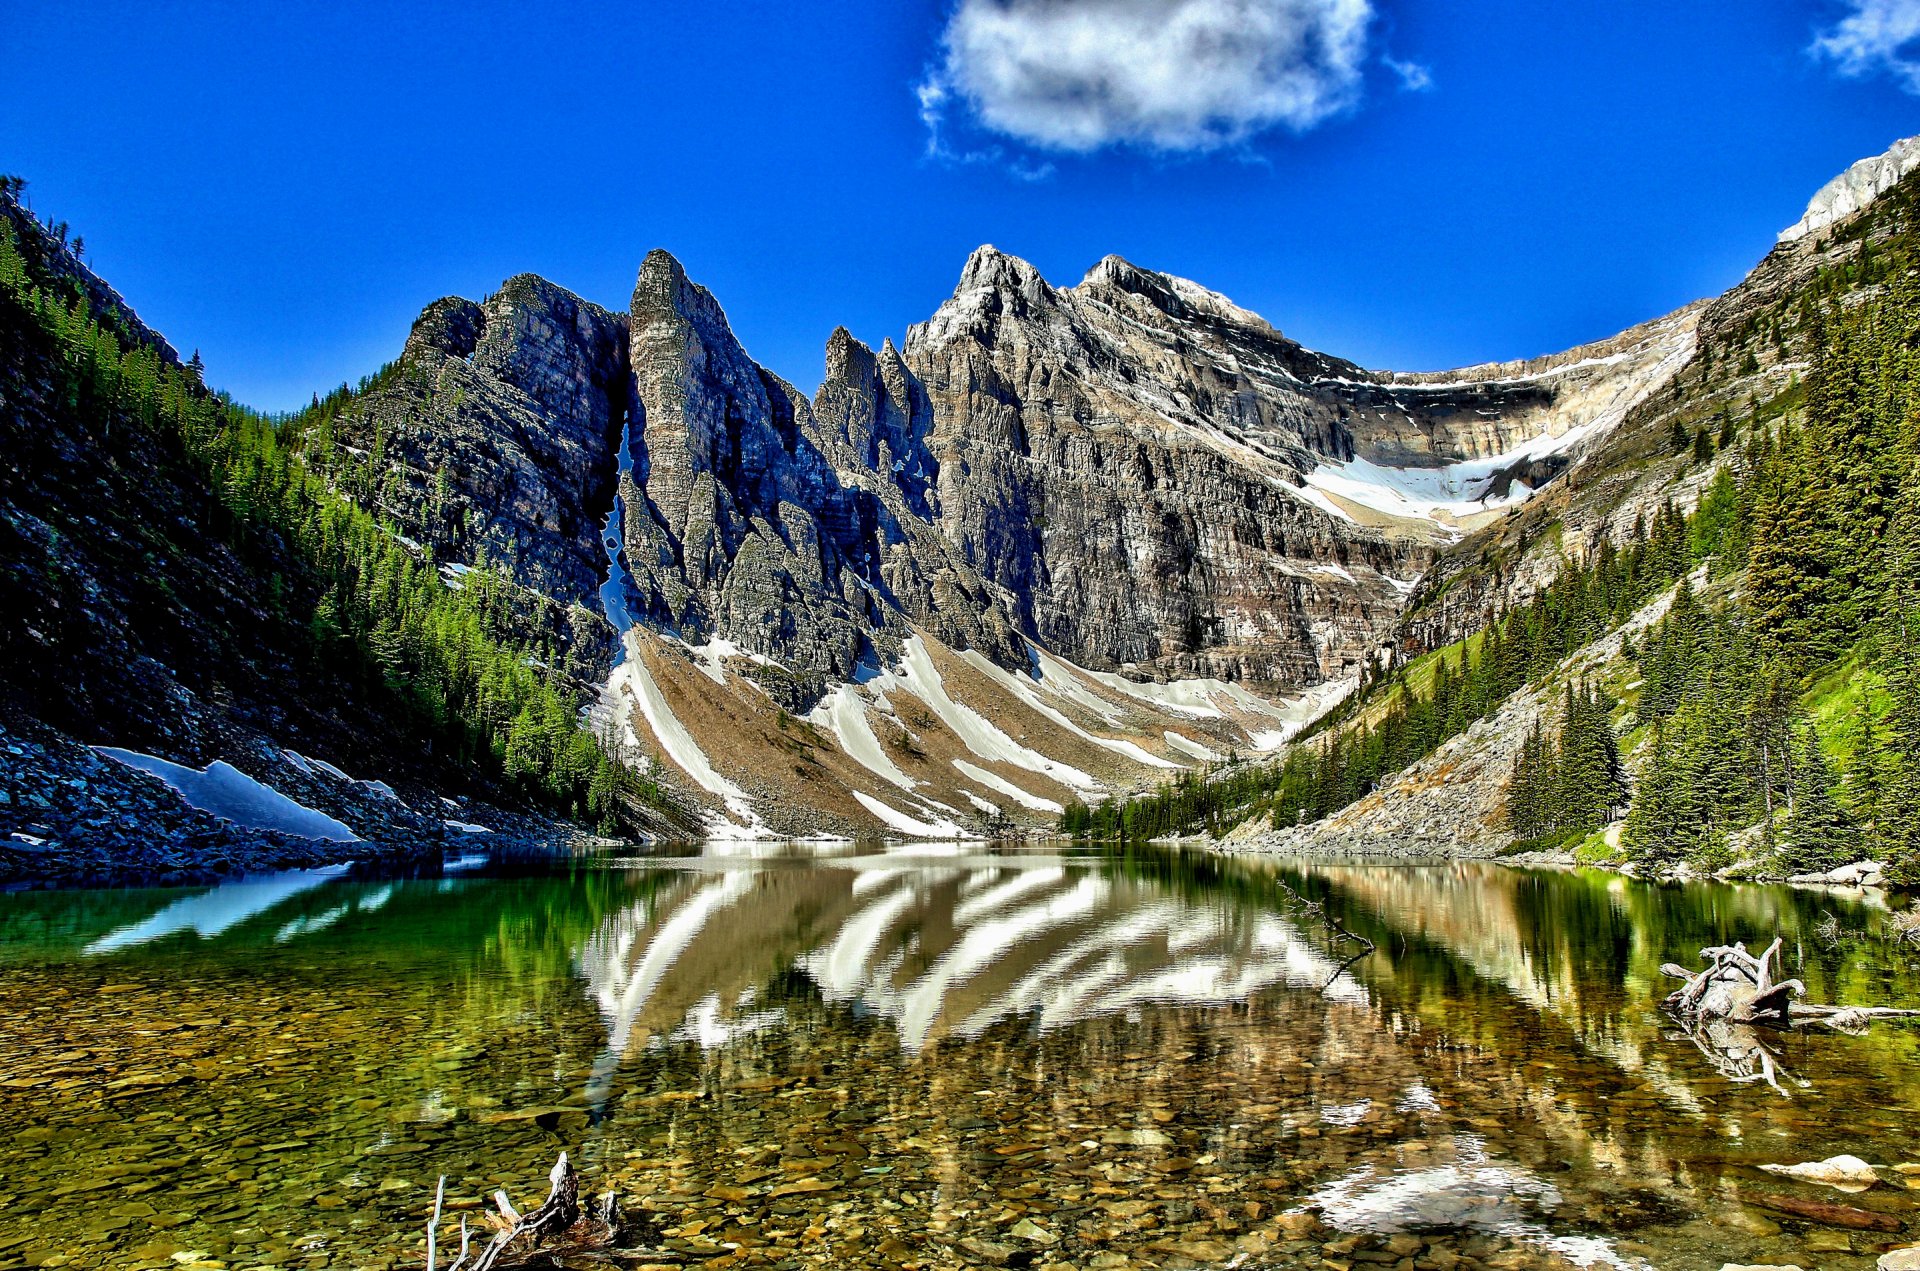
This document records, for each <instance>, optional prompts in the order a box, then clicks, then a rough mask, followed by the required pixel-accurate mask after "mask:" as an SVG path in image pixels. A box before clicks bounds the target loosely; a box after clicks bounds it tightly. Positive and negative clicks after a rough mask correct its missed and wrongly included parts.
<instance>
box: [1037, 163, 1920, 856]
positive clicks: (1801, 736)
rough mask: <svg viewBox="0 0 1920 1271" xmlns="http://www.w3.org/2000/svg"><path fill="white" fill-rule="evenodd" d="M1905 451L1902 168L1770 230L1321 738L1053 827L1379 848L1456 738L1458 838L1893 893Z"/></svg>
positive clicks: (1907, 354) (1910, 629) (1909, 446)
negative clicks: (1647, 376)
mask: <svg viewBox="0 0 1920 1271" xmlns="http://www.w3.org/2000/svg"><path fill="white" fill-rule="evenodd" d="M1917 463H1920V181H1916V180H1915V179H1914V178H1911V177H1910V178H1908V179H1907V180H1906V181H1904V182H1902V183H1901V184H1900V185H1898V186H1896V187H1895V188H1893V189H1892V190H1890V191H1888V192H1887V193H1886V194H1885V195H1883V196H1882V197H1881V198H1880V199H1879V200H1878V201H1877V202H1875V203H1874V204H1873V205H1871V206H1870V207H1869V208H1868V209H1867V210H1866V211H1864V212H1863V213H1861V214H1860V215H1857V216H1855V217H1853V218H1852V219H1850V220H1847V221H1844V222H1842V223H1840V224H1838V225H1835V226H1833V227H1831V228H1830V229H1829V231H1828V232H1827V233H1825V234H1824V235H1822V236H1819V237H1817V238H1814V237H1810V238H1807V239H1805V240H1804V241H1795V242H1790V243H1783V244H1782V245H1781V246H1780V247H1779V248H1777V249H1776V250H1775V252H1774V253H1773V254H1772V255H1770V256H1769V257H1768V260H1767V261H1766V262H1763V264H1762V266H1761V267H1760V268H1759V269H1757V270H1756V271H1755V274H1754V275H1753V276H1752V277H1751V278H1750V279H1749V280H1748V282H1747V283H1745V284H1743V286H1742V287H1741V288H1736V289H1735V291H1734V292H1730V293H1729V294H1728V296H1727V297H1723V298H1722V300H1721V301H1719V302H1716V304H1715V305H1714V306H1712V307H1711V308H1710V309H1709V310H1708V312H1707V314H1706V316H1705V317H1704V318H1703V320H1702V342H1701V345H1700V349H1699V353H1698V355H1697V357H1696V359H1695V362H1694V363H1693V364H1691V365H1689V367H1687V368H1686V369H1684V370H1683V371H1682V372H1681V373H1680V374H1679V375H1678V376H1676V377H1675V380H1674V382H1673V384H1672V385H1670V386H1669V387H1668V388H1667V389H1665V390H1663V391H1662V392H1661V393H1660V394H1658V395H1656V397H1655V398H1654V399H1652V400H1650V401H1649V402H1648V403H1646V405H1645V406H1643V407H1642V408H1641V410H1639V411H1638V412H1636V414H1635V415H1634V416H1633V417H1632V418H1631V419H1630V420H1629V422H1628V424H1627V425H1626V426H1625V427H1623V428H1622V429H1621V430H1620V432H1619V434H1618V435H1617V436H1616V437H1615V438H1613V439H1612V440H1610V442H1609V443H1608V445H1607V446H1605V447H1603V448H1602V449H1601V450H1599V451H1597V452H1596V453H1595V454H1594V455H1592V456H1590V457H1589V459H1588V460H1587V461H1586V462H1585V463H1584V464H1582V465H1579V466H1576V468H1575V469H1574V470H1573V472H1572V473H1571V474H1570V475H1569V478H1568V480H1567V481H1566V482H1565V483H1564V485H1563V486H1562V487H1561V488H1559V489H1557V490H1555V491H1554V492H1553V493H1552V495H1551V497H1548V498H1543V499H1542V500H1540V501H1538V502H1537V503H1535V504H1532V505H1529V506H1528V507H1527V508H1525V509H1524V510H1522V511H1520V512H1518V513H1516V514H1515V515H1514V516H1512V517H1510V518H1508V520H1507V521H1506V522H1504V523H1502V524H1501V525H1498V526H1495V527H1491V528H1489V529H1488V530H1485V531H1482V532H1481V533H1480V534H1478V535H1475V536H1472V537H1470V538H1468V539H1467V540H1465V541H1464V542H1463V543H1462V544H1460V545H1459V546H1458V547H1457V548H1456V549H1454V550H1453V551H1452V552H1451V553H1449V557H1448V559H1446V560H1444V561H1443V562H1442V563H1441V564H1440V565H1439V566H1437V567H1436V571H1435V574H1434V575H1432V576H1430V580H1429V582H1427V583H1426V584H1423V587H1422V590H1421V594H1420V595H1419V596H1418V597H1416V603H1415V607H1414V608H1413V609H1412V610H1411V611H1410V613H1409V615H1408V617H1407V620H1406V622H1405V624H1404V626H1403V630H1402V633H1401V640H1400V642H1399V644H1398V645H1397V646H1396V648H1395V649H1394V650H1393V651H1391V652H1390V653H1389V654H1388V655H1387V656H1388V659H1389V660H1390V661H1391V663H1392V664H1393V669H1392V670H1391V671H1390V672H1389V673H1387V674H1384V675H1380V674H1377V673H1376V674H1370V676H1369V682H1368V683H1367V684H1366V685H1365V686H1364V689H1363V692H1362V693H1361V694H1360V695H1359V696H1358V697H1357V698H1356V699H1354V700H1353V701H1351V702H1349V703H1348V704H1347V705H1346V706H1345V707H1344V708H1343V709H1342V710H1341V711H1340V712H1337V713H1336V715H1335V716H1333V717H1330V718H1329V719H1328V720H1327V721H1326V722H1325V724H1324V725H1323V727H1322V729H1321V731H1320V733H1319V735H1318V736H1316V737H1313V738H1311V739H1309V740H1307V741H1306V742H1305V743H1303V744H1301V745H1298V746H1296V747H1295V748H1294V750H1293V751H1292V752H1291V753H1290V754H1289V755H1288V756H1287V758H1286V759H1285V760H1284V761H1282V762H1280V763H1278V764H1275V765H1270V766H1267V767H1263V768H1257V769H1252V770H1249V771H1246V772H1235V773H1231V774H1227V775H1225V776H1222V777H1219V778H1216V779H1215V780H1213V781H1212V782H1210V783H1204V784H1203V783H1200V782H1193V781H1190V782H1187V783H1185V784H1184V785H1183V786H1182V787H1178V788H1175V789H1170V790H1168V791H1165V792H1162V793H1161V794H1159V795H1156V796H1153V797H1151V798H1148V799H1144V800H1136V801H1134V802H1133V803H1131V804H1127V805H1109V806H1107V807H1104V808H1100V809H1093V810H1081V809H1076V810H1073V811H1072V812H1071V813H1070V816H1069V818H1068V824H1069V826H1070V828H1087V829H1091V830H1094V831H1097V832H1112V833H1122V834H1141V833H1172V832H1181V831H1189V832H1190V831H1193V830H1196V829H1200V828H1203V827H1204V828H1208V829H1211V830H1214V831H1216V832H1219V831H1221V830H1223V829H1224V830H1231V829H1232V828H1233V827H1235V826H1239V827H1242V828H1241V830H1240V831H1239V833H1240V836H1241V837H1242V838H1252V837H1255V835H1254V834H1253V832H1252V828H1251V827H1253V826H1255V825H1259V826H1261V827H1262V828H1264V827H1265V826H1267V825H1271V826H1272V827H1274V828H1275V829H1286V830H1290V831H1291V830H1293V829H1295V827H1298V826H1300V825H1301V824H1302V823H1303V822H1304V823H1308V824H1309V825H1313V826H1316V827H1317V826H1319V825H1320V823H1323V822H1324V823H1325V825H1326V827H1327V828H1318V829H1316V830H1315V831H1314V832H1313V833H1311V834H1308V835H1305V836H1302V835H1301V834H1299V833H1297V832H1295V833H1291V835H1290V836H1283V837H1282V839H1281V843H1282V844H1287V843H1291V844H1293V845H1295V846H1298V845H1300V844H1301V843H1302V842H1305V841H1310V842H1312V843H1314V844H1316V845H1319V846H1326V845H1328V839H1329V838H1330V837H1331V836H1332V835H1335V834H1346V835H1349V836H1352V837H1353V838H1355V839H1356V840H1357V841H1361V842H1366V841H1375V842H1377V841H1378V839H1379V837H1380V836H1382V835H1383V834H1388V835H1390V833H1391V830H1390V827H1392V826H1396V825H1398V826H1405V825H1406V824H1408V823H1409V821H1410V820H1411V819H1418V818H1419V817H1420V815H1421V811H1420V810H1421V809H1422V808H1423V807H1435V806H1440V805H1441V804H1442V803H1443V802H1445V800H1446V798H1447V791H1448V789H1449V785H1450V782H1449V780H1448V766H1449V765H1458V764H1459V763H1460V762H1461V761H1462V760H1464V759H1466V758H1467V757H1468V756H1469V755H1473V754H1475V752H1477V757H1478V758H1479V759H1480V760H1482V761H1483V766H1484V768H1485V769H1486V772H1487V775H1483V776H1478V777H1476V780H1478V781H1479V782H1480V785H1479V787H1478V793H1479V794H1480V795H1481V796H1482V797H1481V798H1480V802H1481V803H1482V804H1483V805H1484V807H1483V809H1482V811H1481V812H1480V824H1479V825H1477V826H1475V827H1474V829H1475V831H1476V832H1475V833H1474V834H1473V835H1472V837H1473V839H1474V842H1475V844H1476V847H1477V850H1490V849H1492V848H1494V847H1498V846H1500V845H1502V844H1513V843H1516V842H1518V843H1520V844H1521V845H1522V846H1527V845H1535V844H1539V843H1541V842H1549V843H1551V842H1560V843H1570V842H1578V841H1582V840H1585V841H1586V848H1587V851H1588V852H1589V853H1590V854H1594V855H1599V854H1608V855H1610V856H1613V857H1614V858H1616V859H1624V860H1627V861H1631V862H1635V863H1638V864H1641V865H1644V866H1647V867H1651V868H1671V867H1675V866H1679V865H1682V864H1686V865H1689V866H1692V867H1696V868H1707V869H1720V868H1726V867H1729V866H1735V865H1738V866H1739V867H1741V868H1745V869H1748V870H1761V871H1770V872H1775V873H1808V872H1816V871H1821V870H1826V869H1829V868H1832V867H1833V866H1835V865H1838V864H1841V863H1844V862H1846V861H1850V860H1854V859H1857V858H1860V857H1862V856H1871V857H1874V858H1877V859H1883V860H1885V861H1887V862H1888V863H1889V865H1890V867H1891V869H1892V872H1893V873H1894V874H1895V876H1897V877H1904V878H1906V879H1908V880H1914V879H1916V878H1920V798H1916V797H1915V796H1917V795H1920V648H1917V647H1916V638H1917V637H1920V493H1916V491H1920V471H1917V470H1916V464H1917ZM1656 500H1658V503H1657V506H1656V510H1655V511H1654V512H1653V514H1652V517H1651V520H1650V521H1649V519H1648V517H1647V509H1648V507H1649V506H1650V505H1655V501H1656ZM1681 509H1688V510H1686V511H1684V512H1683V511H1682V510H1681ZM1623 522H1624V523H1625V525H1626V528H1625V530H1624V532H1622V531H1621V530H1620V529H1619V526H1620V525H1621V524H1622V523H1623ZM1622 540H1624V541H1622ZM1543 562H1551V568H1552V571H1553V572H1552V580H1551V581H1550V582H1547V583H1545V584H1540V583H1537V582H1535V581H1533V579H1535V578H1537V577H1538V576H1539V575H1540V574H1541V573H1542V572H1544V571H1545V569H1546V568H1547V565H1546V564H1543ZM1650 601H1651V602H1655V603H1653V604H1651V605H1649V603H1648V602H1650ZM1643 606H1645V608H1644V609H1643ZM1636 611H1638V617H1637V618H1636V619H1634V620H1633V621H1632V623H1631V624H1630V625H1629V616H1630V615H1633V614H1635V613H1636ZM1542 632H1557V633H1558V638H1557V639H1546V640H1544V641H1543V640H1542V639H1540V638H1539V633H1542ZM1516 633H1521V634H1520V635H1519V637H1518V638H1516ZM1527 633H1533V634H1531V635H1528V634H1527ZM1443 637H1444V638H1443ZM1603 645H1604V646H1605V647H1604V648H1603V647H1602V646H1603ZM1516 650H1518V652H1516ZM1489 756H1491V757H1492V759H1491V760H1490V759H1489ZM1451 784H1457V783H1451ZM1622 810H1624V811H1625V817H1624V824H1621V825H1616V826H1615V827H1614V832H1613V835H1612V836H1611V838H1612V841H1613V842H1614V843H1617V846H1606V845H1603V844H1602V842H1601V841H1600V839H1599V836H1598V835H1597V834H1595V832H1596V831H1600V830H1602V829H1603V828H1605V827H1606V826H1607V825H1608V823H1609V822H1611V821H1613V820H1614V819H1615V814H1617V813H1619V812H1621V811H1622ZM1590 835H1591V836H1592V837H1591V838H1589V837H1588V836H1590Z"/></svg>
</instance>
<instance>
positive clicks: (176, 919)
mask: <svg viewBox="0 0 1920 1271" xmlns="http://www.w3.org/2000/svg"><path fill="white" fill-rule="evenodd" d="M346 872H347V866H345V865H329V866H327V867H326V868H324V869H298V870H289V871H288V872H287V873H284V874H265V875H261V876H260V877H257V878H240V879H236V880H234V881H233V882H230V883H222V884H220V885H219V886H218V887H215V888H214V889H212V890H211V891H205V892H201V893H200V894H199V895H197V896H188V897H186V898H185V899H182V900H176V901H174V902H173V903H172V904H171V905H168V906H167V907H166V908H165V909H162V910H161V911H160V912H159V913H157V914H154V915H153V916H152V917H151V918H147V919H145V920H144V921H141V922H136V923H134V924H132V925H131V926H126V927H121V928H120V929H119V930H117V931H111V932H108V933H107V934H106V935H104V936H101V937H100V938H99V939H98V940H95V941H94V942H93V943H92V944H90V945H88V946H87V948H86V952H88V953H111V952H113V951H114V950H116V949H125V948H127V947H129V946H131V945H136V944H145V943H147V942H148V941H149V940H158V939H159V938H160V937H162V936H170V935H172V934H174V933H175V932H178V931H195V932H198V933H199V934H200V935H201V936H203V937H207V936H217V935H219V934H220V933H221V932H223V931H225V930H227V929H228V928H229V927H234V926H238V925H239V924H240V923H243V922H245V921H246V920H247V919H249V918H251V917H253V916H254V915H255V914H262V913H265V912H266V911H267V910H269V909H272V908H273V907H274V906H275V905H278V904H279V903H280V902H281V901H283V900H286V899H287V898H289V897H291V896H297V895H299V894H300V893H301V892H303V891H309V890H311V889H313V888H315V887H318V886H320V885H321V884H322V883H325V882H328V881H331V880H332V879H336V878H339V877H340V876H341V875H343V874H345V873H346Z"/></svg>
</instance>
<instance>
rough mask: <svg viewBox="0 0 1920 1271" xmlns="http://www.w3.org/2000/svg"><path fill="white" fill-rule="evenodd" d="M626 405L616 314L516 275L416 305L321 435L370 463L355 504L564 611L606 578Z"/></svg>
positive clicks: (621, 330) (446, 554) (622, 340)
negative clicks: (485, 289) (487, 566)
mask: <svg viewBox="0 0 1920 1271" xmlns="http://www.w3.org/2000/svg"><path fill="white" fill-rule="evenodd" d="M631 400H632V394H631V391H630V389H629V383H628V376H627V366H626V331H625V325H624V323H623V322H622V320H621V319H620V318H619V317H617V316H616V315H614V314H611V313H609V312H607V311H606V310H605V309H602V308H601V307H600V306H598V305H596V304H593V303H591V302H589V301H585V300H582V299H580V298H579V297H578V296H575V295H574V294H573V293H571V292H569V291H567V290H565V289H564V288H561V287H556V286H554V285H553V284H552V283H550V282H547V281H546V280H545V279H542V278H536V277H534V276H533V275H531V274H521V275H519V276H517V277H514V278H509V279H508V280H507V281H506V282H505V283H504V284H503V285H502V286H501V288H500V290H499V291H497V292H495V293H494V294H493V295H491V296H489V297H487V299H486V300H485V301H484V302H482V303H480V304H475V303H473V302H471V301H468V300H462V299H459V298H458V297H448V298H446V299H443V300H437V301H435V302H434V303H433V304H431V305H429V306H428V307H427V309H426V311H425V312H423V313H422V314H421V315H420V317H419V319H418V320H417V321H416V322H415V323H414V326H413V331H412V333H411V334H410V335H409V336H408V337H407V344H406V349H405V350H404V352H403V353H402V354H401V356H400V360H399V361H398V363H396V364H395V365H394V366H392V367H390V368H388V370H387V371H385V372H384V373H383V374H382V375H381V376H379V377H378V378H377V380H376V383H375V385H374V387H373V388H372V390H371V391H369V392H368V393H366V394H365V395H364V396H363V397H362V399H361V401H360V402H359V403H357V405H356V408H355V409H353V410H350V411H348V412H346V413H345V414H344V415H343V416H342V417H341V419H340V421H339V423H338V425H337V426H336V434H335V441H336V442H337V443H338V444H339V445H340V446H341V447H343V448H346V454H347V455H348V456H353V457H357V458H362V459H364V460H365V461H366V463H367V464H368V465H369V466H370V468H371V472H372V476H373V480H372V481H371V482H370V483H369V486H370V488H369V490H368V494H369V495H370V497H371V499H372V500H373V501H374V502H375V503H376V504H377V505H378V507H379V508H380V510H381V511H382V512H384V513H386V514H387V515H389V516H391V517H393V518H394V520H395V521H397V522H398V524H399V526H400V527H401V530H402V532H404V533H406V534H408V535H409V536H411V537H414V538H417V539H419V540H420V541H422V542H427V543H433V544H435V545H436V546H437V547H439V548H440V549H441V555H442V557H443V558H445V559H452V560H457V561H466V562H470V563H471V562H475V561H481V560H485V561H487V562H490V563H492V564H494V565H497V566H499V567H500V568H502V569H504V570H506V571H507V572H508V574H509V576H510V577H511V578H512V579H513V580H514V581H515V582H517V583H519V584H520V585H521V586H523V587H525V588H528V589H530V590H532V591H535V592H538V593H540V594H542V595H545V596H549V597H553V598H555V599H556V600H558V601H559V602H561V603H562V604H566V603H568V602H576V601H586V600H590V599H591V598H592V597H593V596H594V594H595V592H596V590H597V589H598V588H599V585H600V580H601V577H602V576H603V575H604V573H605V570H606V556H605V553H604V551H603V550H602V549H601V547H600V544H599V538H600V529H599V526H600V522H601V521H602V520H603V519H604V517H605V516H606V513H607V510H608V509H609V508H610V507H611V505H612V502H613V491H614V479H615V475H616V472H615V459H614V452H615V450H616V448H617V447H618V444H619V442H618V437H619V430H620V429H621V428H623V427H624V426H625V424H626V420H627V415H628V412H629V409H630V402H631Z"/></svg>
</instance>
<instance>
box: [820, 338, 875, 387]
mask: <svg viewBox="0 0 1920 1271" xmlns="http://www.w3.org/2000/svg"><path fill="white" fill-rule="evenodd" d="M873 374H874V356H873V350H872V349H871V348H869V347H868V346H867V345H866V344H864V343H863V342H861V341H860V340H857V339H855V338H854V336H853V332H851V331H849V330H847V329H846V328H845V327H835V328H834V329H833V334H832V335H830V336H828V337H827V378H828V379H829V380H835V381H838V382H840V383H843V384H864V383H867V382H869V381H870V380H871V379H872V378H873Z"/></svg>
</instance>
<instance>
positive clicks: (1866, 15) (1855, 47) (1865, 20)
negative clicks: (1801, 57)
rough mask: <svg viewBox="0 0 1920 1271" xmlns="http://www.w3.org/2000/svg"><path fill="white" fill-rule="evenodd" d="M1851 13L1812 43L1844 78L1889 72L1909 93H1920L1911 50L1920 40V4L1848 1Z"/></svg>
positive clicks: (1919, 70) (1919, 69) (1919, 63)
mask: <svg viewBox="0 0 1920 1271" xmlns="http://www.w3.org/2000/svg"><path fill="white" fill-rule="evenodd" d="M1847 7H1848V8H1849V9H1851V10H1852V12H1850V13H1849V14H1847V16H1846V17H1844V18H1842V19H1840V21H1838V22H1836V23H1835V24H1834V25H1833V26H1832V27H1831V28H1829V29H1828V30H1826V31H1824V32H1822V33H1821V34H1820V36H1819V37H1818V38H1816V39H1815V40H1814V42H1813V48H1812V52H1814V53H1815V54H1817V55H1819V56H1822V57H1830V58H1832V59H1833V61H1834V63H1835V65H1836V66H1838V67H1839V69H1840V73H1841V74H1842V75H1869V74H1872V73H1873V72H1875V71H1886V72H1888V73H1889V74H1891V75H1893V76H1894V77H1895V78H1896V79H1898V80H1899V81H1900V82H1901V85H1902V86H1903V87H1904V88H1905V89H1906V90H1907V91H1908V92H1910V93H1920V60H1916V59H1915V57H1914V56H1913V50H1911V49H1910V48H1909V46H1910V45H1912V44H1913V42H1914V41H1915V40H1916V39H1920V0H1847Z"/></svg>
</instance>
